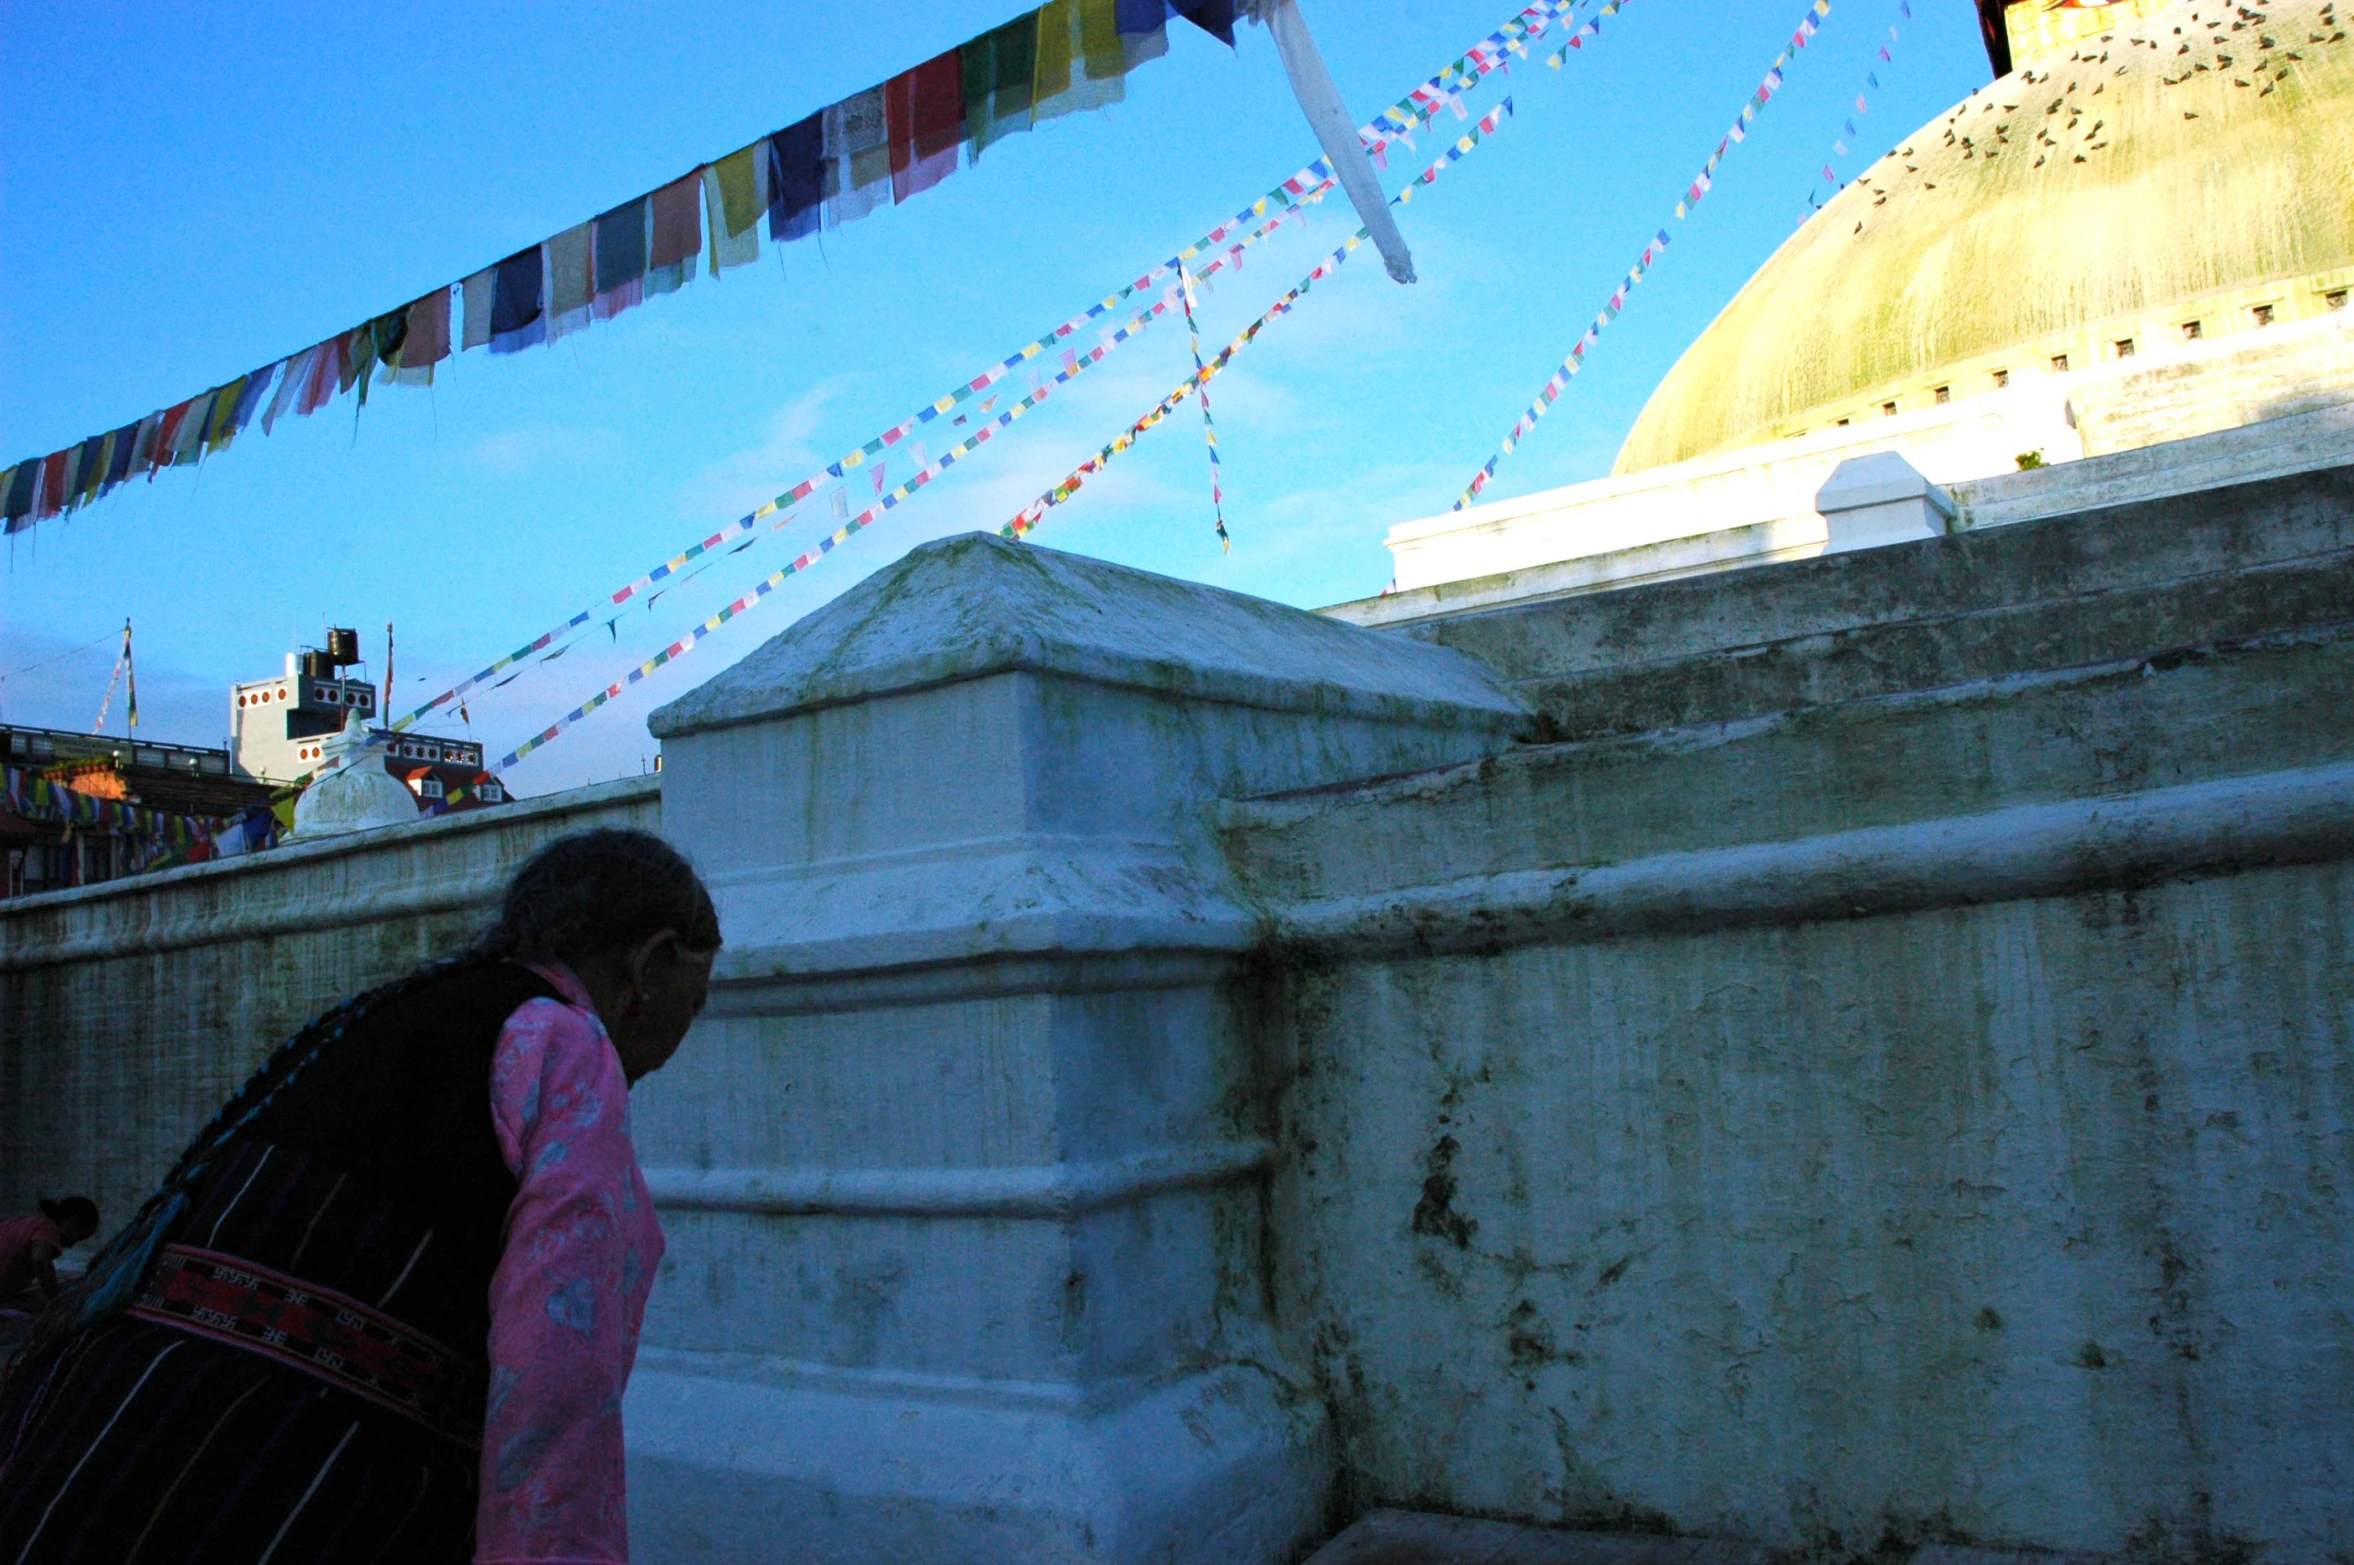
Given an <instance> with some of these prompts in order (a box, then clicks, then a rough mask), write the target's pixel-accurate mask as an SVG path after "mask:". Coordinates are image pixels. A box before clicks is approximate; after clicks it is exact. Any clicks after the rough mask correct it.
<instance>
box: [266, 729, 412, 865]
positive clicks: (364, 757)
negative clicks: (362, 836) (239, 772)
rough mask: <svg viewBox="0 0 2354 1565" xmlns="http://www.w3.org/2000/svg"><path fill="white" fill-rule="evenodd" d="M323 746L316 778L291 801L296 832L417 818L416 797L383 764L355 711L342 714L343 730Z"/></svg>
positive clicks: (323, 832)
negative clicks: (345, 715) (344, 716)
mask: <svg viewBox="0 0 2354 1565" xmlns="http://www.w3.org/2000/svg"><path fill="white" fill-rule="evenodd" d="M325 749H326V754H325V755H324V756H323V757H321V760H320V772H319V776H318V780H317V781H315V782H313V783H312V784H311V785H310V786H309V787H308V788H305V789H304V790H303V791H302V797H301V798H299V799H297V800H295V801H294V832H293V835H294V836H295V837H297V838H301V839H305V840H308V839H310V838H314V837H333V836H338V835H340V834H342V833H344V832H352V831H372V830H374V829H375V828H376V827H379V826H398V825H401V824H402V823H404V822H407V821H413V820H415V819H416V818H417V801H416V798H415V797H414V796H413V795H411V794H410V792H409V790H408V789H407V788H405V787H403V786H401V784H400V782H399V781H398V780H397V779H396V778H394V776H393V775H392V774H391V773H390V772H388V771H386V770H385V769H384V766H383V763H382V761H381V759H380V758H379V757H378V756H377V754H376V751H375V747H374V746H373V745H371V744H370V743H369V742H368V730H367V727H366V725H365V724H363V723H362V722H361V721H360V714H359V713H357V712H353V713H352V714H350V715H349V716H348V717H346V718H345V719H344V720H343V731H342V732H341V733H338V734H337V735H335V736H334V737H333V738H331V739H329V740H328V741H327V743H326V746H325Z"/></svg>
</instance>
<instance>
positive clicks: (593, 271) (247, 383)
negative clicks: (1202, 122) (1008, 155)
mask: <svg viewBox="0 0 2354 1565" xmlns="http://www.w3.org/2000/svg"><path fill="white" fill-rule="evenodd" d="M1569 4H1570V0H1536V3H1534V4H1531V5H1529V6H1528V7H1527V8H1526V9H1524V10H1523V11H1521V12H1520V13H1519V14H1518V15H1516V16H1514V17H1513V18H1512V19H1511V20H1510V21H1508V22H1506V23H1505V24H1504V25H1503V26H1502V27H1500V28H1498V29H1497V30H1496V31H1495V32H1494V33H1491V34H1490V35H1489V36H1488V37H1487V38H1485V39H1483V40H1481V42H1480V43H1478V44H1476V45H1474V46H1473V47H1472V49H1471V50H1470V51H1469V52H1467V53H1466V54H1465V55H1464V56H1463V57H1462V58H1461V59H1459V60H1457V61H1456V62H1455V63H1454V64H1452V65H1450V66H1448V67H1447V68H1446V70H1444V71H1442V72H1440V73H1439V75H1438V76H1435V77H1433V78H1431V80H1430V81H1429V82H1427V83H1425V84H1424V85H1423V86H1422V87H1418V88H1416V89H1415V91H1414V92H1413V93H1410V94H1409V95H1408V96H1407V97H1406V98H1405V99H1403V100H1401V101H1400V102H1399V104H1398V105H1396V106H1395V107H1393V108H1391V109H1387V110H1384V111H1383V112H1382V113H1381V114H1380V115H1377V116H1376V117H1375V119H1374V120H1373V122H1372V123H1370V124H1368V125H1366V126H1365V127H1363V128H1361V129H1360V131H1359V136H1360V138H1361V139H1362V140H1363V141H1364V142H1365V144H1366V145H1367V146H1368V147H1369V148H1371V149H1373V150H1374V151H1375V152H1376V154H1378V153H1379V151H1380V149H1381V148H1383V147H1385V146H1386V145H1387V144H1388V143H1389V142H1390V141H1391V140H1393V139H1395V138H1397V137H1398V136H1401V135H1404V134H1406V133H1408V132H1409V131H1411V130H1412V129H1413V128H1414V126H1415V125H1417V124H1419V123H1421V121H1422V120H1424V119H1427V118H1428V117H1429V115H1430V114H1431V113H1435V112H1436V111H1437V110H1438V109H1439V108H1443V107H1446V106H1448V105H1449V104H1451V103H1453V102H1454V100H1455V98H1457V97H1458V96H1460V94H1461V93H1462V92H1463V90H1465V89H1466V88H1468V87H1470V86H1471V85H1474V84H1476V83H1477V82H1478V81H1479V80H1480V79H1482V78H1483V77H1485V76H1486V75H1487V73H1488V72H1489V71H1491V70H1493V69H1495V68H1496V67H1497V66H1498V65H1500V64H1502V63H1503V62H1504V61H1505V60H1506V59H1507V58H1508V56H1509V55H1510V54H1511V53H1514V52H1519V51H1521V50H1523V49H1524V48H1525V40H1527V39H1529V38H1532V37H1535V36H1538V35H1539V34H1541V33H1542V32H1543V31H1544V29H1545V28H1546V26H1548V25H1549V24H1550V23H1551V21H1552V20H1553V19H1554V18H1555V17H1557V16H1558V15H1559V14H1560V13H1561V12H1562V11H1563V10H1565V9H1568V7H1569ZM1172 16H1177V17H1183V18H1185V19H1187V20H1189V21H1191V22H1193V23H1194V24H1195V25H1196V26H1198V27H1200V28H1202V29H1203V30H1204V31H1206V32H1208V33H1210V34H1211V35H1212V36H1214V37H1216V38H1218V39H1220V40H1221V41H1222V42H1224V43H1227V44H1229V45H1231V44H1232V43H1233V42H1234V31H1233V7H1232V3H1231V0H1049V3H1048V4H1046V5H1042V6H1040V7H1038V8H1037V9H1036V10H1033V11H1030V12H1028V13H1026V14H1024V15H1022V16H1018V17H1016V18H1014V19H1013V20H1012V21H1010V22H1007V23H1006V24H1005V25H1003V26H1001V27H997V28H993V29H991V30H990V31H988V32H986V33H983V34H981V35H980V36H979V37H976V38H973V39H970V40H968V41H967V42H965V43H963V44H961V45H959V46H958V47H956V48H954V49H950V50H948V51H946V52H945V53H943V54H940V55H937V56H935V57H934V58H932V59H930V60H927V61H925V62H924V63H923V64H921V65H919V66H916V67H914V68H913V69H910V70H907V71H903V72H901V73H900V74H899V75H897V76H895V77H893V78H892V79H891V80H890V81H888V82H886V83H884V84H882V85H879V86H875V87H869V88H867V89H866V90H864V91H862V92H858V93H854V94H852V95H851V96H849V97H847V98H844V99H842V100H841V101H840V102H838V103H835V104H832V105H831V106H829V107H827V108H824V109H821V110H819V111H817V112H816V113H814V114H811V115H809V116H807V117H806V118H804V119H802V120H800V121H799V122H798V123H796V124H793V125H789V126H787V127H785V128H784V129H783V130H779V131H776V132H774V133H772V134H770V135H767V136H763V137H761V138H760V139H759V140H757V141H755V142H753V143H752V144H751V145H749V146H746V147H741V148H739V149H737V150H736V151H734V152H731V153H729V154H728V155H727V156H725V157H722V158H719V159H717V160H715V161H713V162H711V163H707V164H704V165H702V166H700V167H698V168H696V169H693V170H691V171H689V172H688V173H686V174H685V175H683V176H681V177H680V178H678V179H675V180H672V181H670V182H669V183H668V184H665V185H663V186H661V187H660V188H658V189H656V190H651V191H648V192H646V193H645V194H643V195H641V196H638V197H637V198H635V199H633V200H630V201H625V202H623V203H622V204H621V205H619V206H617V207H614V208H613V209H612V210H610V211H607V212H604V213H601V214H599V215H598V216H596V217H594V218H591V219H589V220H587V221H586V222H582V223H578V224H575V225H574V226H572V227H571V228H568V229H566V230H564V231H563V232H562V233H560V234H556V235H553V236H551V237H550V238H547V239H544V240H542V241H540V242H539V243H538V244H535V245H532V246H529V247H527V248H525V249H522V250H518V251H517V252H516V253H515V254H513V255H511V256H508V257H507V258H506V259H505V260H502V261H499V262H497V263H495V264H493V265H491V266H486V267H484V268H482V269H481V270H480V271H477V272H475V273H473V274H472V275H470V276H467V277H465V278H463V279H461V280H460V281H458V282H454V283H446V284H444V285H443V286H441V287H439V288H435V289H432V290H430V291H429V292H427V293H425V294H423V295H422V296H420V297H419V298H417V299H414V300H412V301H410V302H409V303H407V304H404V305H402V306H400V307H399V308H398V309H394V310H391V311H388V312H386V313H385V314H382V315H379V316H377V317H375V318H374V319H372V320H369V321H366V322H363V323H362V324H360V325H358V326H354V327H351V328H349V329H347V330H344V331H341V332H338V333H336V334H335V335H334V336H331V337H329V338H328V339H326V340H325V341H324V342H320V343H317V344H314V345H313V346H311V347H308V348H305V349H303V350H302V351H301V352H299V353H295V354H290V355H289V356H287V357H286V358H283V359H280V360H278V361H276V362H275V363H272V364H267V365H264V366H263V367H261V368H260V369H256V370H253V371H251V372H250V373H248V374H244V375H240V376H238V377H236V378H235V379H234V380H231V381H229V382H227V383H226V384H224V385H220V386H216V387H214V388H213V389H212V390H210V391H206V392H203V393H201V394H200V395H197V396H194V397H190V398H188V399H186V400H185V401H183V402H180V403H178V404H177V405H175V406H172V407H169V408H162V409H158V410H157V411H155V412H152V413H150V414H148V415H147V416H146V417H145V418H142V419H137V420H134V421H133V422H131V423H128V424H125V425H123V426H122V427H121V428H119V429H115V430H109V431H107V432H105V433H102V434H97V435H92V436H90V437H88V438H87V439H84V440H81V441H78V442H76V443H74V444H73V445H69V446H67V447H65V448H64V449H63V450H59V451H53V452H51V453H49V454H48V455H47V456H44V457H32V458H28V459H26V460H24V461H21V462H18V463H16V464H15V465H13V466H10V467H6V468H0V526H4V527H5V530H6V532H8V533H10V534H14V533H16V532H19V531H22V530H23V529H25V528H27V527H30V526H32V525H33V524H34V523H35V522H37V521H41V520H45V519H47V518H49V517H53V516H57V515H59V514H61V513H63V512H65V511H68V510H74V509H78V508H80V507H82V506H85V505H88V504H89V503H91V502H92V501H94V500H96V499H98V498H99V497H100V496H102V495H105V494H108V493H111V492H112V491H113V490H114V489H116V488H117V487H119V486H120V485H122V484H123V483H126V482H128V481H129V480H130V479H132V478H136V477H142V476H144V477H145V478H147V479H148V480H149V481H150V482H153V481H154V477H155V474H156V473H157V472H159V471H161V470H162V469H164V468H167V467H183V466H188V465H190V464H193V463H196V462H199V461H201V460H203V459H204V458H205V457H206V456H208V455H210V454H211V453H213V452H217V451H220V450H222V449H224V448H225V447H227V446H228V445H230V444H231V443H233V442H234V441H235V440H236V439H237V438H238V437H239V436H240V435H242V434H243V433H244V432H245V431H246V430H247V429H249V428H251V427H252V426H253V425H254V424H255V423H257V422H258V423H259V424H260V425H261V428H262V432H263V433H264V434H267V433H269V432H270V431H271V430H272V429H273V428H274V427H275V426H276V423H277V421H278V419H279V418H280V417H283V416H289V415H291V416H294V417H308V416H309V415H311V414H312V413H315V412H317V411H318V410H319V409H320V408H322V407H324V406H325V405H326V404H327V403H328V402H330V401H332V400H334V399H335V398H336V397H338V396H341V395H343V394H345V393H348V392H354V391H356V392H357V402H356V406H358V407H365V406H366V404H367V400H368V393H369V389H370V387H371V385H382V384H385V383H387V382H389V383H392V384H396V385H430V384H432V381H433V377H434V373H435V369H436V366H438V365H439V364H440V363H442V362H443V361H444V360H446V359H448V358H449V357H450V356H451V355H452V353H453V352H463V351H466V350H468V349H473V348H483V347H487V348H488V349H489V350H490V351H491V352H492V353H495V354H496V353H513V352H518V351H521V350H522V349H524V348H528V347H533V346H537V345H540V344H543V343H549V342H553V341H555V340H556V339H558V338H560V337H563V336H566V335H569V334H570V333H572V332H575V331H579V330H581V329H583V328H585V327H587V326H588V325H590V324H592V323H594V322H600V321H606V320H610V319H612V318H613V317H614V316H616V315H618V314H621V313H622V312H623V311H625V310H629V309H632V308H634V307H636V306H637V305H640V304H642V303H644V302H646V300H648V299H650V298H653V297H656V296H659V295H661V294H665V293H671V292H674V291H676V290H677V289H678V288H680V287H682V286H684V284H685V283H686V282H687V281H688V280H689V279H690V278H691V277H693V276H694V274H695V272H696V270H697V268H698V263H699V262H700V261H702V260H703V258H704V257H705V256H706V255H707V256H708V267H709V272H710V275H712V276H717V275H719V274H720V273H721V272H723V271H725V270H728V269H731V268H734V267H737V266H742V265H745V264H748V263H750V262H752V261H755V260H757V259H758V258H759V254H760V227H761V222H762V219H763V218H765V219H766V224H767V228H768V237H769V241H770V243H772V244H776V243H784V242H789V241H793V240H798V239H804V238H807V237H808V236H810V235H812V234H814V233H816V232H818V230H819V229H820V228H821V227H839V226H841V225H842V224H844V223H847V222H852V221H855V220H857V219H859V218H862V217H865V216H867V215H868V214H869V213H871V212H873V211H875V210H876V209H878V208H879V207H882V206H887V205H894V204H898V203H902V202H905V201H907V200H909V199H910V198H911V197H913V196H915V195H917V194H919V193H920V192H922V191H925V190H929V189H930V188H931V187H932V186H934V185H936V184H938V183H939V182H940V181H941V180H942V179H943V178H945V177H946V176H947V175H948V174H949V173H951V172H953V171H954V169H955V168H956V166H957V156H958V152H959V149H962V151H963V152H964V155H965V161H966V163H967V164H968V165H969V164H971V163H972V162H975V161H977V160H978V159H979V157H980V155H981V152H982V149H983V148H985V147H987V146H989V145H990V144H992V143H993V142H995V141H997V140H999V139H1001V138H1003V137H1005V136H1007V135H1011V134H1014V133H1016V132H1020V131H1027V130H1029V129H1031V128H1032V127H1033V126H1034V125H1036V124H1038V123H1041V122H1043V121H1045V120H1048V119H1052V118H1054V117H1056V116H1057V115H1061V114H1066V113H1070V112H1072V111H1074V110H1077V109H1089V108H1096V107H1100V106H1102V105H1104V104H1107V103H1113V102H1117V101H1119V99H1120V98H1121V97H1122V95H1123V93H1124V91H1125V88H1124V85H1123V83H1124V79H1125V76H1126V74H1127V72H1128V71H1129V70H1130V69H1132V68H1133V67H1134V66H1135V65H1137V64H1141V63H1142V62H1144V61H1146V60H1149V59H1153V58H1156V57H1157V56H1159V55H1160V54H1163V53H1165V52H1166V51H1167V41H1166V36H1165V29H1166V26H1167V22H1168V20H1169V18H1170V17H1172ZM706 239H708V243H706Z"/></svg>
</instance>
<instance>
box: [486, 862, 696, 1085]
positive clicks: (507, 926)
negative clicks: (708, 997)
mask: <svg viewBox="0 0 2354 1565" xmlns="http://www.w3.org/2000/svg"><path fill="white" fill-rule="evenodd" d="M482 946H483V949H484V950H485V951H486V952H488V953H489V954H491V955H494V956H501V957H506V958H509V959H511V960H514V961H518V962H561V963H563V964H564V965H565V966H566V967H569V968H571V969H572V970H573V972H575V973H576V974H578V975H579V976H580V980H581V982H582V983H583V984H585V985H586V986H587V987H588V990H589V993H590V995H591V996H592V997H593V998H594V999H595V1000H596V1003H597V1014H598V1015H599V1017H601V1018H602V1019H603V1021H604V1023H605V1030H606V1032H607V1033H609V1034H610V1035H611V1036H612V1039H613V1046H614V1049H615V1052H617V1053H618V1054H619V1055H620V1056H621V1064H622V1069H623V1071H624V1072H625V1073H626V1074H627V1075H628V1077H629V1079H630V1080H632V1081H635V1080H637V1079H638V1078H639V1077H641V1076H643V1075H646V1074H647V1073H648V1072H650V1071H655V1070H659V1069H660V1068H661V1067H662V1064H663V1062H664V1061H666V1060H668V1059H669V1058H670V1056H671V1055H672V1054H673V1053H675V1052H676V1051H677V1049H678V1046H679V1043H680V1041H681V1040H682V1039H684V1038H685V1036H686V1032H687V1028H688V1026H689V1025H690V1024H691V1023H692V1022H693V1021H694V1019H695V1015H696V1013H697V1012H699V1011H700V1010H702V1008H703V999H704V996H705V993H706V991H707V987H708V985H709V982H710V978H711V959H712V957H713V956H714V955H715V954H717V952H718V950H719V914H718V911H717V910H716V909H715V908H713V907H712V905H711V894H710V893H709V892H707V891H705V890H704V889H703V882H702V881H701V880H699V879H697V878H696V876H695V871H694V867H693V866H692V865H690V864H688V863H687V861H686V860H685V858H683V857H681V856H680V854H679V852H678V850H677V849H676V848H673V847H672V846H670V844H669V843H667V842H664V841H663V840H662V839H661V838H659V837H657V836H654V835H652V834H651V833H649V832H642V831H622V830H618V829H613V828H605V829H601V830H597V831H584V832H581V833H580V834H578V835H577V836H571V837H563V838H559V839H558V840H556V841H554V842H551V843H549V844H548V845H547V846H546V847H544V848H542V849H540V851H539V852H538V853H536V854H534V855H532V857H531V860H530V862H529V863H527V864H525V865H524V866H523V868H522V869H521V870H519V871H517V872H516V875H515V879H514V880H513V882H512V883H510V884H509V885H508V887H507V898H506V903H505V906H504V907H503V908H502V909H501V910H500V913H499V921H498V923H497V924H495V925H494V926H492V928H491V930H490V933H489V934H487V935H485V936H484V937H483V941H482Z"/></svg>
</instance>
